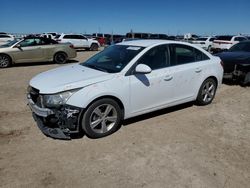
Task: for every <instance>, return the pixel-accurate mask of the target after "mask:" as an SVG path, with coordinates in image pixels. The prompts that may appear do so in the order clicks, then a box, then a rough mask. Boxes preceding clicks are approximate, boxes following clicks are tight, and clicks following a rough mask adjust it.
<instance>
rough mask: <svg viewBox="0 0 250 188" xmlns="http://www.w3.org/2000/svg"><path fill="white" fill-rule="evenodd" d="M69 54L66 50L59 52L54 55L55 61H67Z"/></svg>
mask: <svg viewBox="0 0 250 188" xmlns="http://www.w3.org/2000/svg"><path fill="white" fill-rule="evenodd" d="M67 58H68V57H67V54H66V53H64V52H57V53H56V54H55V55H54V62H55V63H57V64H64V63H66V61H67Z"/></svg>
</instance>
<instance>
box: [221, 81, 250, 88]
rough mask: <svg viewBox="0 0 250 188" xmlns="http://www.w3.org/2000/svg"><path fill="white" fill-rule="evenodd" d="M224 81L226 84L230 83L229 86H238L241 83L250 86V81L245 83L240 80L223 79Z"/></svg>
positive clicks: (243, 85) (242, 85)
mask: <svg viewBox="0 0 250 188" xmlns="http://www.w3.org/2000/svg"><path fill="white" fill-rule="evenodd" d="M222 83H223V84H225V85H229V86H237V85H239V86H241V87H248V86H250V83H247V84H243V83H242V82H240V81H239V80H232V79H223V81H222Z"/></svg>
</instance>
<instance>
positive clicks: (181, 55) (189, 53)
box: [170, 44, 209, 65]
mask: <svg viewBox="0 0 250 188" xmlns="http://www.w3.org/2000/svg"><path fill="white" fill-rule="evenodd" d="M170 53H171V56H170V63H171V65H181V64H186V63H193V62H196V61H203V60H207V59H209V57H208V56H207V55H206V54H204V53H203V52H201V51H200V50H197V49H196V48H193V47H191V46H186V45H182V44H172V45H171V46H170Z"/></svg>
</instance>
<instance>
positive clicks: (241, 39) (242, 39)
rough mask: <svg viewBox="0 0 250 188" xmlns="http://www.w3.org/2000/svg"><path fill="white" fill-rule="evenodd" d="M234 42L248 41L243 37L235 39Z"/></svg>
mask: <svg viewBox="0 0 250 188" xmlns="http://www.w3.org/2000/svg"><path fill="white" fill-rule="evenodd" d="M234 40H235V41H244V40H246V39H245V38H243V37H235V39H234Z"/></svg>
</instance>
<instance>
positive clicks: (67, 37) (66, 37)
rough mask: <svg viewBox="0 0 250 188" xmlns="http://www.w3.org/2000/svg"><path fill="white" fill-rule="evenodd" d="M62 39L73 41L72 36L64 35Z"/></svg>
mask: <svg viewBox="0 0 250 188" xmlns="http://www.w3.org/2000/svg"><path fill="white" fill-rule="evenodd" d="M63 38H64V39H74V37H73V35H64V37H63Z"/></svg>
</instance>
